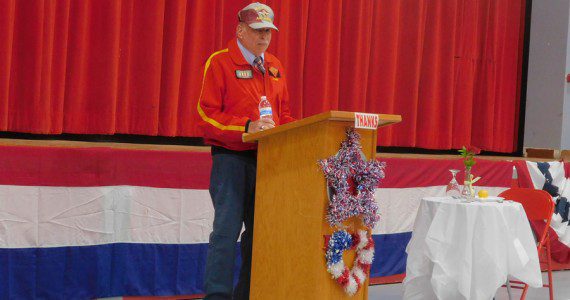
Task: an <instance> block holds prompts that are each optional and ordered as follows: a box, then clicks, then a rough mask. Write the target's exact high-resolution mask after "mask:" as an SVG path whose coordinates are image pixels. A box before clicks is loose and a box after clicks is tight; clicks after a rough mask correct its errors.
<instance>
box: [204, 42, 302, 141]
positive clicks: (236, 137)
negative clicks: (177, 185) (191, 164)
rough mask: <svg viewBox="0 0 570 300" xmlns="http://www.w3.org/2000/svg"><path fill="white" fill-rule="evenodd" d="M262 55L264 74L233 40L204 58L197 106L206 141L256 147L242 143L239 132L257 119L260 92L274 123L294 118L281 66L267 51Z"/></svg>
mask: <svg viewBox="0 0 570 300" xmlns="http://www.w3.org/2000/svg"><path fill="white" fill-rule="evenodd" d="M264 58H265V59H264V66H265V70H266V72H265V76H264V75H263V74H262V73H261V72H260V71H259V70H257V69H256V68H254V67H252V66H251V65H250V64H249V63H248V62H247V61H246V60H245V58H244V57H243V55H242V54H241V51H240V49H239V47H238V45H237V40H236V39H233V40H231V41H230V42H229V43H228V48H227V49H224V50H221V51H218V52H215V53H214V54H212V55H211V56H210V58H208V60H207V61H206V65H205V66H204V77H203V80H202V91H201V92H200V99H199V100H198V106H197V109H198V113H199V115H200V117H201V122H200V127H201V128H202V130H203V133H204V141H205V142H206V143H207V144H210V145H216V146H221V147H224V148H227V149H230V150H237V151H242V150H252V149H256V148H257V144H255V143H243V142H242V140H241V135H242V134H243V133H244V132H245V124H246V123H247V121H248V120H251V121H256V120H258V119H259V108H258V105H259V101H260V99H261V96H264V95H265V96H267V100H269V102H270V103H271V108H272V111H273V120H274V121H275V124H276V126H277V125H279V124H285V123H288V122H291V121H294V120H295V119H294V118H292V117H291V115H290V111H289V93H288V91H287V81H286V80H285V76H284V74H283V66H282V65H281V62H280V61H279V60H278V59H277V58H276V57H275V56H273V55H271V54H269V53H267V52H265V54H264Z"/></svg>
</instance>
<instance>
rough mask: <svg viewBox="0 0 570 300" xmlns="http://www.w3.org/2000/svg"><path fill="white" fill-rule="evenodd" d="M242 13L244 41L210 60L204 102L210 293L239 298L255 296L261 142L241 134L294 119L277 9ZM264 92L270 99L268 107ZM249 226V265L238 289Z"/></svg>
mask: <svg viewBox="0 0 570 300" xmlns="http://www.w3.org/2000/svg"><path fill="white" fill-rule="evenodd" d="M238 19H239V24H238V25H237V28H236V39H233V40H232V41H230V42H229V44H228V48H226V49H223V50H221V51H218V52H215V53H214V54H212V55H211V56H210V58H209V59H208V60H207V61H206V65H205V67H204V78H203V82H202V91H201V94H200V99H199V102H198V106H197V109H198V113H199V115H200V117H201V122H200V126H201V128H202V130H203V133H204V141H205V142H206V143H208V144H210V145H212V162H213V164H212V172H211V180H210V195H211V197H212V202H213V205H214V211H215V216H214V225H213V232H212V233H211V234H210V243H209V246H208V258H207V262H206V274H205V279H204V280H205V289H206V294H207V295H206V299H231V298H232V293H233V298H234V299H248V298H249V283H250V277H251V276H250V275H251V274H250V272H251V248H252V239H253V216H254V200H255V175H256V154H257V152H256V147H257V145H256V144H247V143H243V142H242V140H241V136H242V134H243V133H245V132H247V133H255V132H258V131H262V130H266V129H270V128H273V127H274V126H276V125H278V124H284V123H287V122H291V121H293V120H294V119H293V118H292V117H291V116H290V112H289V99H288V92H287V85H286V81H285V76H284V73H283V66H282V65H281V62H280V61H279V60H278V59H277V58H276V57H275V56H273V55H271V54H269V53H267V52H265V51H266V50H267V47H268V46H269V43H270V42H271V34H272V30H277V27H275V25H274V24H273V19H274V15H273V10H271V8H270V7H269V6H267V5H264V4H261V3H252V4H250V5H248V6H246V7H245V8H243V9H242V10H241V11H239V13H238ZM262 97H264V99H267V101H269V103H267V102H265V101H263V103H262V104H261V105H260V101H261V99H262ZM264 103H265V104H266V105H265V106H264V107H263V108H264V109H263V110H262V111H263V114H264V117H263V118H261V117H260V109H261V108H262V106H263V104H264ZM269 107H270V109H269ZM242 224H245V231H244V232H243V234H242V235H241V254H242V267H241V271H240V274H239V281H238V285H237V287H236V289H235V290H234V291H233V280H234V278H233V270H234V261H235V249H236V243H237V240H238V237H239V234H240V231H241V229H242ZM232 291H233V292H232Z"/></svg>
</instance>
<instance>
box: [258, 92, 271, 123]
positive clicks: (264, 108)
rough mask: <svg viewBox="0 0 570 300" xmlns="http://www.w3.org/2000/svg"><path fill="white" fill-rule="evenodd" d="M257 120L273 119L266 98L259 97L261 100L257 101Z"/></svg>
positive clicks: (269, 104)
mask: <svg viewBox="0 0 570 300" xmlns="http://www.w3.org/2000/svg"><path fill="white" fill-rule="evenodd" d="M259 118H260V119H273V112H272V111H271V103H269V101H268V100H267V97H266V96H261V100H260V101H259Z"/></svg>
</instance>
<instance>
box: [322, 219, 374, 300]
mask: <svg viewBox="0 0 570 300" xmlns="http://www.w3.org/2000/svg"><path fill="white" fill-rule="evenodd" d="M326 243H327V249H326V258H327V270H328V272H329V273H330V274H331V275H332V277H333V279H335V280H336V281H337V282H338V283H339V284H340V285H341V286H342V288H343V289H344V291H345V293H347V294H348V295H350V296H352V295H354V294H356V292H357V291H358V289H359V288H360V286H361V285H362V284H363V283H364V282H365V281H366V278H367V277H368V273H369V272H370V265H371V264H372V261H373V259H374V241H373V240H372V238H371V237H370V236H368V232H367V231H366V230H359V231H358V234H352V235H351V234H350V233H348V232H347V231H345V230H338V231H335V232H334V233H333V235H332V236H331V237H330V238H329V239H328V241H326ZM349 249H355V250H356V259H355V260H354V264H353V266H352V269H348V267H347V266H346V265H345V264H344V260H343V259H342V254H343V253H344V251H345V250H349Z"/></svg>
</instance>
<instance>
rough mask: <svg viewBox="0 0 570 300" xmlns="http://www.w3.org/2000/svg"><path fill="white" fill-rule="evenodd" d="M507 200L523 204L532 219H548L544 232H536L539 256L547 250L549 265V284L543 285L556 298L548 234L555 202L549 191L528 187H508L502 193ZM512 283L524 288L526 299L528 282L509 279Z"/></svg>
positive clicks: (551, 297) (523, 295)
mask: <svg viewBox="0 0 570 300" xmlns="http://www.w3.org/2000/svg"><path fill="white" fill-rule="evenodd" d="M499 196H500V197H503V198H505V199H507V200H513V201H515V202H519V203H520V204H522V206H523V208H524V210H525V212H526V216H527V218H528V219H529V220H530V221H546V226H545V227H544V230H543V231H542V232H536V234H537V240H538V243H537V244H538V245H537V248H538V257H539V258H540V257H542V254H543V251H546V253H545V254H546V255H545V256H546V265H547V267H548V284H544V285H543V287H548V289H549V292H550V300H553V299H554V291H553V287H552V265H551V256H550V239H549V234H548V228H550V220H551V218H552V214H553V213H554V202H553V201H552V197H551V196H550V194H549V193H547V192H545V191H543V190H535V189H528V188H512V189H508V190H506V191H504V192H502V193H501V194H499ZM509 282H510V283H514V284H517V285H516V286H515V285H513V286H512V287H513V288H516V289H522V290H523V293H522V295H521V299H525V297H526V293H527V291H528V284H525V283H524V282H520V281H514V280H512V281H509Z"/></svg>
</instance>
